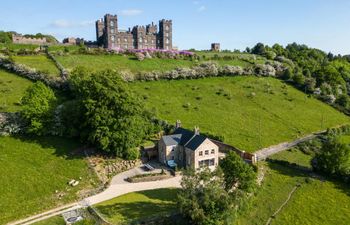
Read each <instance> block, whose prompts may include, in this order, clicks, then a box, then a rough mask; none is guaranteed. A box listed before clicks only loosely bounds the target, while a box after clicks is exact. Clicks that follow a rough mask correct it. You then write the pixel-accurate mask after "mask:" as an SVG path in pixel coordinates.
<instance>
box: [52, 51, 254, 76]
mask: <svg viewBox="0 0 350 225" xmlns="http://www.w3.org/2000/svg"><path fill="white" fill-rule="evenodd" d="M56 58H57V59H58V61H59V62H60V63H61V64H62V65H63V66H64V67H65V68H67V69H70V70H71V69H74V68H75V67H77V66H83V67H86V68H88V69H91V70H103V69H112V70H117V71H130V72H133V73H136V72H140V71H142V72H145V71H146V72H147V71H169V70H173V69H175V68H177V67H191V66H194V65H196V64H197V62H194V61H190V60H180V59H179V60H174V59H159V58H153V59H146V60H144V61H142V62H140V61H138V60H137V59H136V58H135V57H134V56H121V55H67V56H57V57H56ZM201 62H202V61H201ZM216 62H218V63H219V64H220V65H237V66H242V67H244V66H248V65H250V63H248V62H246V61H243V60H239V59H235V60H218V61H216Z"/></svg>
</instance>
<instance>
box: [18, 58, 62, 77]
mask: <svg viewBox="0 0 350 225" xmlns="http://www.w3.org/2000/svg"><path fill="white" fill-rule="evenodd" d="M13 59H14V60H15V62H16V63H18V64H23V65H26V66H27V67H29V68H32V69H36V70H37V71H40V72H43V73H44V74H47V75H49V76H51V77H59V76H60V71H59V70H58V68H57V67H56V66H55V64H54V63H53V62H52V61H51V60H50V59H48V58H47V57H46V56H45V55H29V56H13Z"/></svg>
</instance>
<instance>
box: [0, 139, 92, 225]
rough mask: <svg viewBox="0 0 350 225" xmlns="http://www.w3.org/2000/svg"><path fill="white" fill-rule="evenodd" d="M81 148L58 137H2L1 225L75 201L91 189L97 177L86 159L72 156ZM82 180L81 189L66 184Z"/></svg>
mask: <svg viewBox="0 0 350 225" xmlns="http://www.w3.org/2000/svg"><path fill="white" fill-rule="evenodd" d="M78 147H79V144H78V143H77V142H75V141H73V140H70V139H63V138H57V137H48V138H35V139H33V138H16V137H0V171H1V179H0V187H1V188H0V199H1V201H0V215H1V216H0V224H4V223H7V222H10V221H13V220H17V219H20V218H23V217H26V216H29V215H32V214H36V213H39V212H41V211H43V210H48V209H50V208H53V207H55V206H58V205H61V204H63V203H67V202H69V201H73V200H75V199H77V196H78V192H79V190H82V189H84V188H87V187H91V182H95V177H94V176H92V175H91V174H90V171H89V169H88V166H87V163H86V161H85V159H84V158H82V157H81V156H79V155H74V154H72V152H73V150H75V149H77V148H78ZM80 177H81V178H82V180H81V181H80V184H79V185H78V186H76V187H70V186H68V185H67V182H68V181H69V180H71V179H76V180H79V178H80ZM56 190H57V192H58V193H56ZM60 193H61V194H63V197H62V198H61V199H60V198H59V196H58V194H60Z"/></svg>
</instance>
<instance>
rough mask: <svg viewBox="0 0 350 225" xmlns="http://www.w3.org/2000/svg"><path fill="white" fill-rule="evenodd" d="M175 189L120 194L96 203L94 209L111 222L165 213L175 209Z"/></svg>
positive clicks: (116, 222) (115, 222)
mask: <svg viewBox="0 0 350 225" xmlns="http://www.w3.org/2000/svg"><path fill="white" fill-rule="evenodd" d="M176 195H177V190H176V189H156V190H149V191H141V192H134V193H129V194H126V195H122V196H120V197H117V198H114V199H112V200H109V201H106V202H103V203H100V204H98V205H96V206H95V207H96V209H97V210H98V211H99V212H100V213H101V214H102V215H103V216H104V217H105V218H106V219H107V220H108V221H109V222H111V223H113V224H119V223H123V222H131V221H132V220H140V219H146V218H149V217H154V216H160V215H166V214H169V213H172V212H174V211H176V204H175V202H174V200H175V198H176Z"/></svg>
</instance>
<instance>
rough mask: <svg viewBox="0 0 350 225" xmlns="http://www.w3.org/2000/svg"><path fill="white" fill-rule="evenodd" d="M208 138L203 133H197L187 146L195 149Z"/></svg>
mask: <svg viewBox="0 0 350 225" xmlns="http://www.w3.org/2000/svg"><path fill="white" fill-rule="evenodd" d="M206 139H207V137H204V136H202V135H195V136H194V137H193V138H192V139H191V140H190V141H189V142H188V143H187V144H186V146H185V147H186V148H189V149H191V150H193V151H195V150H196V149H197V148H198V147H199V146H200V145H201V144H202V143H203V142H204V141H205V140H206Z"/></svg>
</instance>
